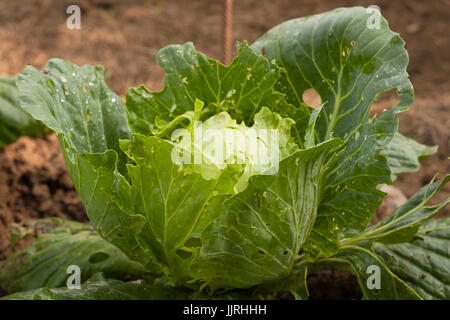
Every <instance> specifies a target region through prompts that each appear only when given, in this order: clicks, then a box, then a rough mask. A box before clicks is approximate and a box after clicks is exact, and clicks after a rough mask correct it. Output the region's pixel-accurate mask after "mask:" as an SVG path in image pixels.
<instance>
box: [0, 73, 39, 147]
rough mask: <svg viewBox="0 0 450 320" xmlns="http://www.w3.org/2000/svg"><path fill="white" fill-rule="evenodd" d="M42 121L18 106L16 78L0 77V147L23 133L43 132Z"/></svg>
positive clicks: (31, 134) (29, 134)
mask: <svg viewBox="0 0 450 320" xmlns="http://www.w3.org/2000/svg"><path fill="white" fill-rule="evenodd" d="M45 132H46V130H45V127H44V126H43V125H42V123H39V122H37V121H35V120H34V119H33V118H32V117H30V115H28V114H27V113H25V112H24V111H23V110H22V109H21V108H20V103H19V96H18V92H17V87H16V78H0V148H1V147H3V146H5V145H7V144H10V143H13V142H14V141H16V140H17V139H18V138H19V137H21V136H23V135H27V136H37V135H39V134H42V133H45Z"/></svg>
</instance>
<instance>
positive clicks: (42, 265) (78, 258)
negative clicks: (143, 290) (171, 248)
mask: <svg viewBox="0 0 450 320" xmlns="http://www.w3.org/2000/svg"><path fill="white" fill-rule="evenodd" d="M24 225H25V227H22V226H20V227H19V228H20V230H21V231H20V232H22V235H21V237H22V236H26V237H27V236H34V237H36V240H34V241H33V242H32V243H30V244H28V245H26V246H25V247H24V248H22V249H20V250H18V251H16V252H14V254H12V255H11V256H10V257H9V259H8V260H7V261H6V262H4V264H3V265H2V268H1V271H0V284H1V286H2V287H3V288H5V289H6V290H7V291H8V292H10V293H13V292H18V291H28V290H32V289H38V288H41V287H48V288H56V287H61V286H64V285H65V284H66V280H67V278H68V276H69V274H68V273H67V268H68V267H69V266H70V265H76V266H78V267H79V268H80V271H81V281H82V282H84V281H85V280H87V279H88V278H90V277H91V276H92V275H93V274H95V273H97V272H103V273H104V274H105V275H106V276H108V277H109V278H114V279H122V278H124V277H125V276H139V277H141V276H143V275H144V274H145V273H147V271H146V270H145V268H144V267H143V266H141V265H140V264H138V263H136V262H132V261H130V260H129V259H128V258H127V256H125V254H123V253H122V252H121V251H120V250H119V249H117V248H116V247H114V246H113V245H111V244H110V243H109V242H107V241H105V240H103V239H102V238H100V237H99V236H98V235H97V233H96V232H94V231H93V230H92V229H91V228H90V227H89V226H87V225H84V224H81V223H76V222H68V221H67V222H66V221H63V220H61V219H58V218H49V219H42V220H35V221H28V222H25V223H24Z"/></svg>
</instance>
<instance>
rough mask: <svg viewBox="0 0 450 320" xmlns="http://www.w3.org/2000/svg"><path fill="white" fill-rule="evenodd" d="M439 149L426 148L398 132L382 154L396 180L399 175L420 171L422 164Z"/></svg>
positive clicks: (434, 147)
mask: <svg viewBox="0 0 450 320" xmlns="http://www.w3.org/2000/svg"><path fill="white" fill-rule="evenodd" d="M437 149H438V146H431V147H430V146H426V145H424V144H421V143H419V142H417V141H415V140H413V139H411V138H408V137H405V136H404V135H402V134H401V133H398V132H397V133H396V134H395V135H394V138H393V139H392V141H391V142H390V143H388V144H387V145H386V146H385V147H384V148H383V150H382V152H381V153H382V154H383V155H384V156H385V157H386V158H387V161H388V164H389V168H391V174H392V180H395V178H396V177H397V175H398V174H399V173H402V172H413V171H417V170H419V167H420V163H421V162H422V161H423V160H425V159H426V158H428V157H429V156H431V155H433V154H435V153H436V151H437Z"/></svg>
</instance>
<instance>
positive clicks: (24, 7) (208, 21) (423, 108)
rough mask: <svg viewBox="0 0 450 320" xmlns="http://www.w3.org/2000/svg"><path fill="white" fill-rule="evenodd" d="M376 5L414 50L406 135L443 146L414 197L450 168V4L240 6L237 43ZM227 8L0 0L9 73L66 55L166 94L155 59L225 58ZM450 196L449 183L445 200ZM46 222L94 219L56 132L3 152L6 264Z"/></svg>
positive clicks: (175, 1) (323, 0)
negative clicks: (40, 221) (73, 11)
mask: <svg viewBox="0 0 450 320" xmlns="http://www.w3.org/2000/svg"><path fill="white" fill-rule="evenodd" d="M71 4H77V5H79V6H80V8H81V29H80V30H70V29H68V28H67V27H66V19H67V17H68V14H66V8H67V7H68V6H69V5H71ZM374 4H375V5H378V6H379V7H380V9H381V13H382V15H383V16H384V17H386V18H387V20H388V21H389V24H390V26H391V29H392V30H394V31H396V32H398V33H400V35H401V36H402V37H403V39H405V41H406V48H407V50H408V52H409V54H410V64H409V68H408V71H409V73H410V75H411V80H412V83H413V85H414V87H415V90H416V102H415V104H414V106H413V107H412V109H411V111H410V112H407V113H406V114H403V115H400V131H401V132H402V133H404V134H405V135H407V136H409V137H412V138H415V139H416V140H418V141H420V142H422V143H426V144H428V145H439V152H438V154H436V155H434V156H432V157H431V158H429V159H428V160H426V161H425V162H424V163H423V165H422V168H421V170H420V171H419V172H418V173H410V174H402V175H400V177H399V178H398V180H397V181H396V183H395V185H396V186H397V187H398V188H399V189H400V190H401V191H402V192H403V193H404V194H405V195H406V196H411V195H412V194H414V193H415V192H416V191H417V190H419V189H420V187H421V186H423V185H424V184H426V183H428V182H429V181H430V180H431V179H432V177H433V176H434V174H435V173H436V172H441V173H442V172H449V168H450V166H449V161H448V155H449V152H448V151H449V128H450V123H449V121H450V120H449V119H450V118H449V111H450V91H449V89H450V77H449V75H450V63H449V61H450V59H449V58H450V56H449V55H450V38H449V36H448V30H449V27H450V23H449V21H450V1H447V0H428V1H420V0H396V1H392V0H385V1H375V0H371V1H350V0H309V1H306V0H277V1H274V0H235V1H234V9H233V41H238V40H239V41H242V40H248V42H249V43H252V42H253V41H254V40H256V39H257V38H258V37H260V36H261V35H262V34H263V33H264V32H266V31H267V30H269V29H270V28H271V27H273V26H275V25H277V24H279V23H281V22H283V21H285V20H287V19H291V18H296V17H302V16H307V15H312V14H316V13H321V12H324V11H327V10H331V9H334V8H337V7H342V6H346V7H347V6H355V5H362V6H365V7H367V6H369V5H374ZM223 10H224V8H223V0H185V1H182V0H82V1H76V0H70V1H65V0H22V1H17V0H0V76H10V75H17V74H18V73H20V72H21V71H22V70H23V69H24V67H25V66H26V65H27V64H31V65H34V66H36V67H38V68H43V67H44V66H45V64H46V62H47V60H48V59H49V58H52V57H60V58H63V59H66V60H70V61H72V62H75V63H77V64H101V65H104V66H105V68H106V79H107V82H108V84H109V85H110V87H111V88H112V89H113V90H114V91H115V92H117V93H118V94H120V95H121V96H124V95H125V93H126V90H127V89H128V88H129V87H133V86H139V85H141V84H144V85H145V86H147V87H148V88H150V89H151V90H160V89H161V88H162V81H163V78H164V73H163V72H162V70H161V69H160V68H159V67H158V66H157V64H156V62H155V57H156V53H157V51H158V50H159V49H160V48H161V47H164V46H166V45H168V44H173V43H184V42H186V41H192V42H194V44H195V46H196V47H197V49H199V50H200V51H203V52H204V53H206V54H207V55H208V56H210V57H213V58H217V59H221V58H222V56H223V49H222V47H223V46H222V33H223V31H222V19H223ZM395 102H396V96H395V94H392V93H388V94H383V95H382V96H381V97H380V99H379V100H378V101H377V103H376V104H375V105H374V106H373V108H372V110H373V112H374V113H376V112H379V111H381V110H383V108H389V107H390V106H392V105H393V104H394V103H395ZM449 193H450V186H449V185H448V186H447V188H446V189H445V190H443V191H442V192H441V193H440V194H439V195H438V196H437V197H436V199H435V201H441V200H442V199H444V198H446V197H448V196H449ZM444 214H445V215H448V214H449V211H448V209H447V211H446V212H443V213H441V215H444ZM43 216H60V217H63V218H69V219H76V220H81V221H83V220H86V216H85V213H84V208H83V206H82V204H81V202H80V200H79V198H78V196H77V194H76V193H75V191H74V189H73V186H72V184H71V182H70V179H69V177H68V175H67V173H66V169H65V165H64V163H63V160H62V157H61V155H60V152H59V149H58V145H57V142H56V139H55V137H54V135H50V136H46V137H40V138H36V139H32V138H27V137H23V138H21V139H20V140H19V141H18V142H16V143H14V144H12V145H10V146H7V147H6V148H4V149H3V150H0V260H1V258H2V256H4V255H5V254H6V253H5V252H6V251H5V250H3V251H2V248H3V249H5V248H6V245H7V242H6V241H7V240H6V233H5V232H3V230H4V226H5V225H6V224H8V223H11V222H14V221H20V220H23V219H25V218H29V217H32V218H37V217H43Z"/></svg>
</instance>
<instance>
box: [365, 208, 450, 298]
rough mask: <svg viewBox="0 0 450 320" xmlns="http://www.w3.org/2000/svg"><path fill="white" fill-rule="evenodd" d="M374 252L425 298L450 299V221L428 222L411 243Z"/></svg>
mask: <svg viewBox="0 0 450 320" xmlns="http://www.w3.org/2000/svg"><path fill="white" fill-rule="evenodd" d="M374 249H375V252H376V253H377V254H378V255H380V256H381V257H383V259H384V260H385V261H386V264H387V265H388V266H389V268H390V269H391V270H392V271H393V272H395V273H396V274H397V275H398V276H399V277H400V278H402V279H403V280H404V281H405V282H406V283H407V284H408V285H409V286H410V287H411V288H413V289H414V290H415V291H416V292H417V293H418V294H419V295H420V296H421V297H422V298H423V299H427V300H429V299H443V300H448V299H450V269H449V265H450V218H448V217H447V218H443V219H431V220H429V221H427V222H425V223H424V224H422V225H421V226H420V229H419V232H418V233H417V235H416V237H415V238H414V240H412V241H411V242H409V243H399V244H387V245H386V244H381V243H376V244H375V247H374Z"/></svg>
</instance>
